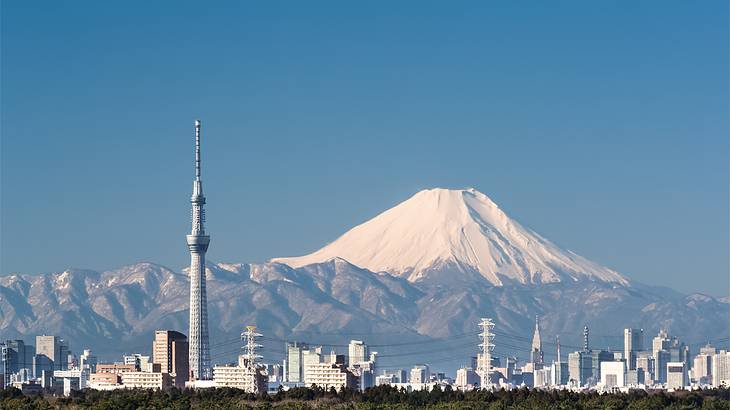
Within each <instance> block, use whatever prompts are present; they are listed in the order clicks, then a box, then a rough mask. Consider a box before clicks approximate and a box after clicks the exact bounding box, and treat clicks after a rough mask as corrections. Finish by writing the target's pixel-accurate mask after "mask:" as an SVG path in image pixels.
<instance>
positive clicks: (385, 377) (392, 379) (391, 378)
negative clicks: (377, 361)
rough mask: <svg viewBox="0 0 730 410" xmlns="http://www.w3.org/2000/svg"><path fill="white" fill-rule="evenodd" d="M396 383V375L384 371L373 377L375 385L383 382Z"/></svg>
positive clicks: (380, 384)
mask: <svg viewBox="0 0 730 410" xmlns="http://www.w3.org/2000/svg"><path fill="white" fill-rule="evenodd" d="M394 383H398V376H396V375H395V374H392V373H385V374H381V375H380V376H377V377H375V385H376V386H382V385H384V384H394Z"/></svg>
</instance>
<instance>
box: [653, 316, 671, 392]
mask: <svg viewBox="0 0 730 410" xmlns="http://www.w3.org/2000/svg"><path fill="white" fill-rule="evenodd" d="M670 345H671V339H669V335H668V334H667V331H666V330H664V329H662V330H660V331H659V334H658V335H657V336H656V337H655V338H654V339H652V342H651V350H652V353H653V354H654V369H655V370H654V381H655V382H657V383H666V381H667V363H668V362H669V361H670V359H671V356H670V354H669V347H670Z"/></svg>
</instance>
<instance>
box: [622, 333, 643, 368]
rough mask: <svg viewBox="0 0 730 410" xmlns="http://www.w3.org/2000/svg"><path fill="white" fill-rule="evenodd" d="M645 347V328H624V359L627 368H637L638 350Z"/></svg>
mask: <svg viewBox="0 0 730 410" xmlns="http://www.w3.org/2000/svg"><path fill="white" fill-rule="evenodd" d="M643 349H644V329H633V328H627V329H624V359H626V367H627V370H635V369H636V352H638V351H640V350H643Z"/></svg>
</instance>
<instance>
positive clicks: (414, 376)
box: [409, 364, 431, 384]
mask: <svg viewBox="0 0 730 410" xmlns="http://www.w3.org/2000/svg"><path fill="white" fill-rule="evenodd" d="M430 377H431V371H430V369H429V368H428V365H425V364H417V365H415V366H413V368H412V369H411V374H410V377H409V382H410V383H411V384H419V383H428V381H429V379H430Z"/></svg>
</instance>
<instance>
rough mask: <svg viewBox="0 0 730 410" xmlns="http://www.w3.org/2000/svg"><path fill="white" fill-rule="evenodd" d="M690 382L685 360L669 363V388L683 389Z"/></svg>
mask: <svg viewBox="0 0 730 410" xmlns="http://www.w3.org/2000/svg"><path fill="white" fill-rule="evenodd" d="M688 384H689V380H688V377H687V366H686V365H685V363H684V362H668V363H667V389H681V388H684V387H685V386H687V385H688Z"/></svg>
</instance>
